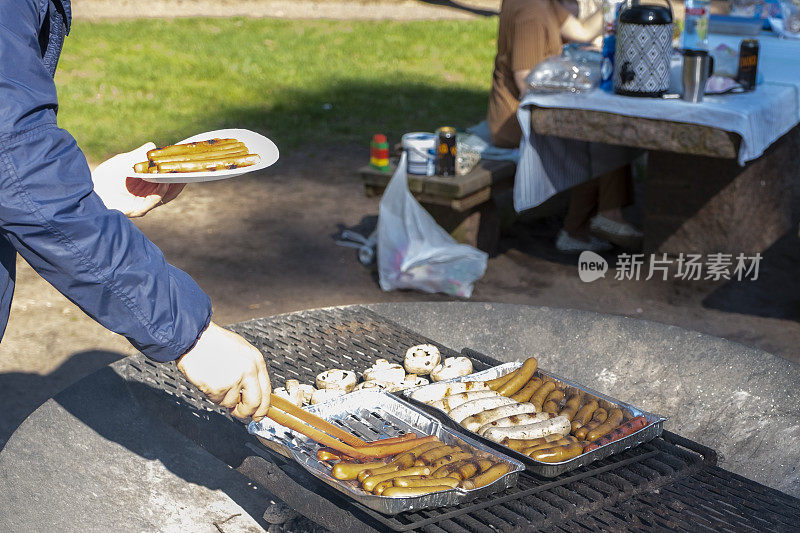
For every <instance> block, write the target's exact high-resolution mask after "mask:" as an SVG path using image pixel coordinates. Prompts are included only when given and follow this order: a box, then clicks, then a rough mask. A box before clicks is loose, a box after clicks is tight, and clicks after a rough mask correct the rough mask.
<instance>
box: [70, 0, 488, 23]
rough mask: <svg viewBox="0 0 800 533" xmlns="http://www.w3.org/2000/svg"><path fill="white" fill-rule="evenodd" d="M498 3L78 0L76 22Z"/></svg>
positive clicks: (423, 15) (435, 9) (316, 14)
mask: <svg viewBox="0 0 800 533" xmlns="http://www.w3.org/2000/svg"><path fill="white" fill-rule="evenodd" d="M500 4H501V1H500V0H462V1H459V2H453V1H450V0H427V1H425V0H422V1H415V0H399V1H394V2H392V1H385V0H361V1H358V0H356V1H338V0H322V1H320V0H315V1H311V0H177V1H175V0H172V1H170V0H138V1H137V0H119V1H115V0H81V1H80V2H75V4H74V7H73V12H74V16H75V18H78V19H91V20H97V19H109V18H111V19H119V18H169V17H234V16H235V17H242V16H243V17H276V18H292V19H302V18H327V19H394V20H435V19H469V18H474V17H478V16H485V15H491V14H494V13H496V12H497V11H498V10H499V8H500Z"/></svg>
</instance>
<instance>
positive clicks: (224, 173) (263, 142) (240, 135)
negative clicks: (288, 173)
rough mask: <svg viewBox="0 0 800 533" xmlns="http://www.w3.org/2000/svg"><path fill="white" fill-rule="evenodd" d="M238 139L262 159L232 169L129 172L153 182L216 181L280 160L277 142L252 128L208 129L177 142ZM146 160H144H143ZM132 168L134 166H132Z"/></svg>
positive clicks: (252, 170) (262, 167) (132, 175)
mask: <svg viewBox="0 0 800 533" xmlns="http://www.w3.org/2000/svg"><path fill="white" fill-rule="evenodd" d="M214 138H218V139H236V140H238V141H241V142H243V143H244V144H245V146H247V148H248V149H249V150H250V153H251V154H258V155H259V156H261V161H260V162H259V163H257V164H255V165H250V166H249V167H242V168H234V169H231V170H214V171H206V172H172V173H168V174H140V173H137V172H131V173H130V174H128V175H129V176H131V177H133V178H141V179H143V180H145V181H150V182H153V183H197V182H201V181H214V180H224V179H227V178H235V177H236V176H241V175H242V174H246V173H248V172H254V171H256V170H261V169H264V168H267V167H268V166H270V165H272V164H274V163H275V161H277V160H278V156H279V152H278V147H277V146H275V143H274V142H272V141H271V140H269V139H267V138H266V137H264V136H263V135H261V134H258V133H256V132H254V131H250V130H242V129H227V130H216V131H208V132H206V133H199V134H197V135H195V136H193V137H189V138H188V139H184V140H182V141H179V142H177V143H175V144H182V143H190V142H195V141H207V140H209V139H214ZM143 161H144V160H143ZM131 170H133V168H132V167H131Z"/></svg>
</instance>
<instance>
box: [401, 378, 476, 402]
mask: <svg viewBox="0 0 800 533" xmlns="http://www.w3.org/2000/svg"><path fill="white" fill-rule="evenodd" d="M476 390H490V389H489V387H488V386H487V385H486V383H484V382H483V381H458V382H455V383H432V384H431V385H427V386H425V387H422V388H421V389H417V390H415V391H414V392H413V393H411V398H412V399H414V400H417V401H419V402H422V403H431V402H435V401H436V400H441V399H442V398H445V397H446V396H452V395H454V394H459V393H462V392H471V391H476Z"/></svg>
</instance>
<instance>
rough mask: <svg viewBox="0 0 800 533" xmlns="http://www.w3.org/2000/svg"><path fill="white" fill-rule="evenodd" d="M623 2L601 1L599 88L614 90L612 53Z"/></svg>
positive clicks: (614, 0)
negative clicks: (601, 41) (601, 46)
mask: <svg viewBox="0 0 800 533" xmlns="http://www.w3.org/2000/svg"><path fill="white" fill-rule="evenodd" d="M624 3H625V0H603V49H602V51H601V53H602V55H603V63H602V65H601V67H600V87H601V88H602V89H603V90H605V91H609V92H612V91H613V90H614V52H615V51H616V49H617V20H618V19H619V13H620V11H621V10H622V6H623V4H624Z"/></svg>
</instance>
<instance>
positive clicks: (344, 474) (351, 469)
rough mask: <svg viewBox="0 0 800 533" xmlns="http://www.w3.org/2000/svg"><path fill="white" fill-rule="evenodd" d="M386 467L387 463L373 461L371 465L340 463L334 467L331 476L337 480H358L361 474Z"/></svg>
mask: <svg viewBox="0 0 800 533" xmlns="http://www.w3.org/2000/svg"><path fill="white" fill-rule="evenodd" d="M382 466H386V461H372V462H370V463H346V462H340V463H336V464H335V465H333V470H332V472H331V474H332V475H333V477H335V478H336V479H342V480H346V479H356V478H357V477H358V474H359V473H360V472H364V471H365V470H370V469H372V468H380V467H382Z"/></svg>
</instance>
